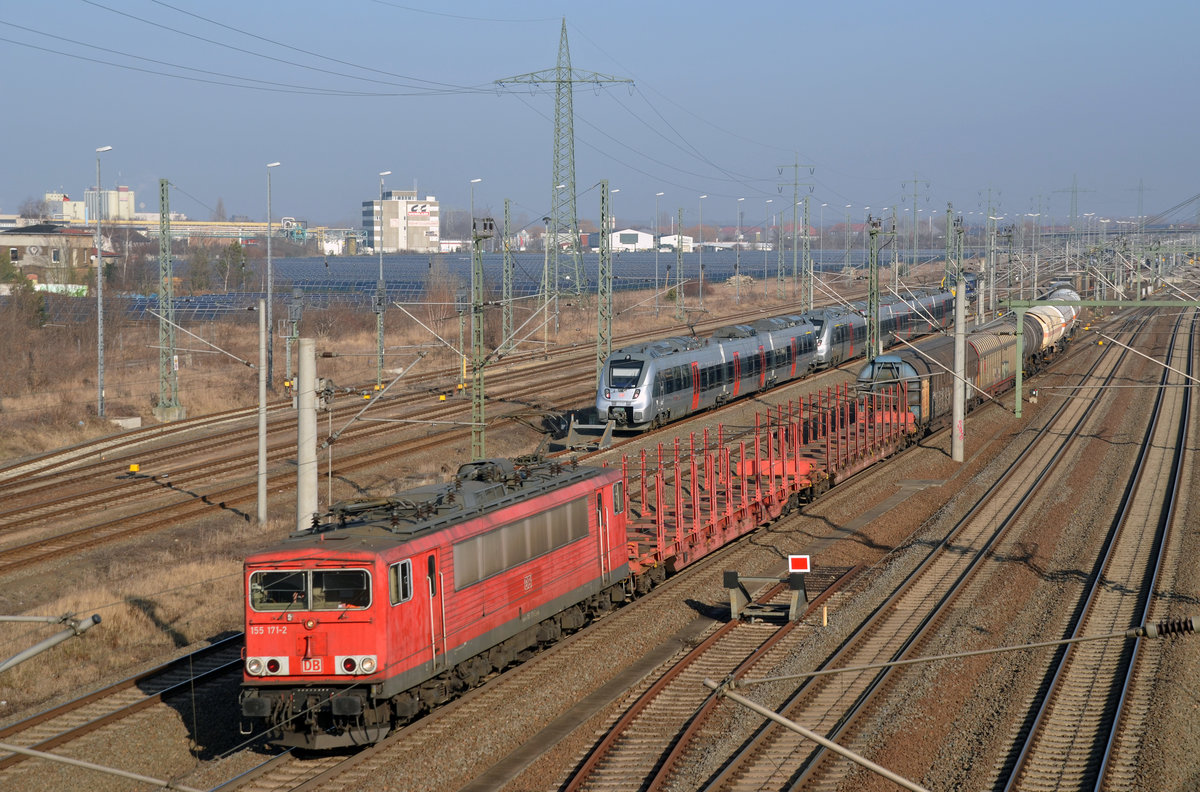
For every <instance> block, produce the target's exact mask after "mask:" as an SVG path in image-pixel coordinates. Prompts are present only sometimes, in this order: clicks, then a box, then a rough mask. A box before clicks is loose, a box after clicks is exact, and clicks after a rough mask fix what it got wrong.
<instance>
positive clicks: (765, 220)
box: [763, 198, 775, 297]
mask: <svg viewBox="0 0 1200 792" xmlns="http://www.w3.org/2000/svg"><path fill="white" fill-rule="evenodd" d="M774 200H775V199H774V198H768V199H767V204H766V206H765V207H764V211H763V237H765V244H764V245H763V297H766V296H767V248H769V247H770V246H771V237H770V235H768V234H767V224H768V223H769V222H770V221H771V203H772V202H773V201H774Z"/></svg>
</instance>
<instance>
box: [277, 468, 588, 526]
mask: <svg viewBox="0 0 1200 792" xmlns="http://www.w3.org/2000/svg"><path fill="white" fill-rule="evenodd" d="M603 471H604V469H603V468H598V467H583V466H578V465H576V464H574V463H571V464H568V465H563V464H561V463H558V462H553V463H551V462H543V463H540V464H536V465H528V466H518V465H516V464H514V462H513V461H512V460H508V459H485V460H482V461H479V462H471V463H468V464H466V465H463V466H462V467H460V468H459V469H458V474H457V475H456V476H455V477H454V479H453V480H452V481H448V482H445V483H441V484H429V485H426V486H423V487H416V488H414V489H410V490H405V491H404V492H398V493H396V494H394V495H389V496H387V497H382V498H365V499H360V500H351V501H339V502H338V503H335V504H333V506H331V507H330V509H329V512H328V513H326V514H324V515H321V517H320V518H319V520H318V521H317V524H316V525H314V526H313V527H312V528H310V529H308V530H304V531H298V532H296V533H293V534H292V535H291V536H290V537H289V541H292V540H303V539H309V538H312V537H314V536H316V535H318V534H320V535H322V538H323V539H326V540H328V539H335V538H339V535H342V536H346V537H347V538H349V537H350V536H354V537H363V536H368V537H370V536H375V537H385V536H389V535H390V536H397V535H398V536H399V537H402V538H404V539H410V538H413V537H415V536H417V535H419V534H422V533H427V532H431V531H436V530H439V529H441V528H446V527H448V526H450V525H453V524H456V523H460V522H462V521H464V520H467V519H471V518H474V517H478V516H480V515H483V514H486V513H488V512H490V511H493V510H495V509H498V508H500V507H502V506H507V505H509V504H511V503H516V502H518V501H521V500H525V499H527V498H530V497H533V496H535V495H538V494H541V493H544V492H548V491H550V490H553V489H557V488H559V487H563V486H565V485H567V484H571V483H574V482H576V481H584V480H586V479H589V478H592V477H594V476H598V475H600V474H601V473H602V472H603Z"/></svg>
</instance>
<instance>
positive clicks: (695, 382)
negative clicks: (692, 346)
mask: <svg viewBox="0 0 1200 792" xmlns="http://www.w3.org/2000/svg"><path fill="white" fill-rule="evenodd" d="M698 409H700V364H699V363H697V362H696V361H694V360H693V361H692V410H693V412H694V411H695V410H698Z"/></svg>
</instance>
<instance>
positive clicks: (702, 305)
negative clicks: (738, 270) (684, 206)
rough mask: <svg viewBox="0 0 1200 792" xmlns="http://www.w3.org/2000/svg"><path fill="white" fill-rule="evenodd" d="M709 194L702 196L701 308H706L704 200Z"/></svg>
mask: <svg viewBox="0 0 1200 792" xmlns="http://www.w3.org/2000/svg"><path fill="white" fill-rule="evenodd" d="M707 197H708V194H707V193H705V194H704V195H701V196H700V307H701V308H703V307H704V199H705V198H707Z"/></svg>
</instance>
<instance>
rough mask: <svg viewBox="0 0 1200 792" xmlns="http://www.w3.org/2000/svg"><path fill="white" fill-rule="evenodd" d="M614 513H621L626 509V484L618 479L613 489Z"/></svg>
mask: <svg viewBox="0 0 1200 792" xmlns="http://www.w3.org/2000/svg"><path fill="white" fill-rule="evenodd" d="M612 504H613V514H621V513H622V512H624V511H625V484H624V482H621V481H618V482H617V483H616V484H613V490H612Z"/></svg>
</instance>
